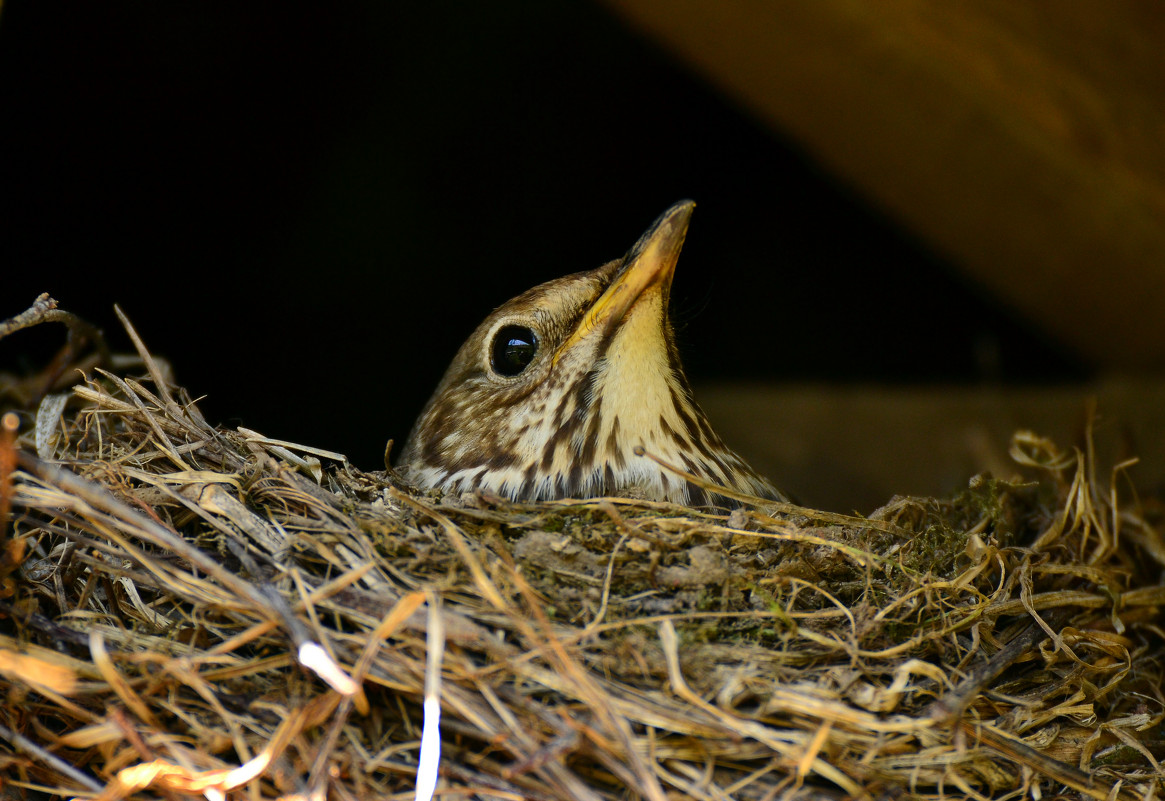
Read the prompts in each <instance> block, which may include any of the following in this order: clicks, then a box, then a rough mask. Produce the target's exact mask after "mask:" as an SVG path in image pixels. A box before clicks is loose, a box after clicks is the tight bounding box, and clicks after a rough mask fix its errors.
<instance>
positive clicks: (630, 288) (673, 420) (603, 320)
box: [399, 201, 776, 503]
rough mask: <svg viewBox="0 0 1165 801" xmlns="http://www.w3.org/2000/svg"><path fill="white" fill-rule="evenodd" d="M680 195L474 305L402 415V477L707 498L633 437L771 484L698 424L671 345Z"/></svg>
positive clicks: (688, 466)
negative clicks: (622, 243)
mask: <svg viewBox="0 0 1165 801" xmlns="http://www.w3.org/2000/svg"><path fill="white" fill-rule="evenodd" d="M694 207H695V204H694V203H692V202H691V201H684V202H681V203H677V204H676V205H674V206H672V207H671V208H670V209H668V211H666V212H665V213H664V214H663V215H662V216H661V217H660V218H659V219H658V220H656V222H655V223H654V224H653V225H652V227H651V228H650V229H649V230H648V231H647V232H646V233H645V234H644V235H643V236H642V237H641V238H640V239H639V241H638V242H636V243H635V245H634V247H632V248H631V250H630V251H629V252H628V253H627V255H626V256H625V257H623V258H622V259H617V260H615V261H612V262H609V263H607V264H605V265H603V266H602V267H599V268H598V269H596V270H591V271H588V272H581V273H575V274H573V275H568V276H565V277H563V278H558V279H556V280H553V281H549V282H547V283H545V284H542V285H540V286H537V287H535V288H533V289H531V290H529V291H527V292H525V293H523V294H521V295H519V296H518V297H516V298H514V299H513V300H511V301H509V302H508V303H505V304H503V305H502V306H501V307H499V308H498V309H496V310H495V311H494V312H493V313H492V314H491V315H490V316H489V317H487V318H486V319H485V321H484V322H483V323H482V324H481V325H480V326H478V328H477V330H476V331H474V332H473V334H472V335H471V336H470V337H469V339H468V340H467V341H466V342H465V344H464V345H462V347H461V350H460V351H458V353H457V356H456V357H455V358H454V360H453V363H452V364H451V365H450V367H449V369H448V370H447V371H446V373H445V377H444V378H443V379H442V381H441V383H440V385H439V386H438V387H437V390H436V392H435V393H434V394H433V397H432V398H431V399H430V400H429V402H428V404H427V405H426V406H425V409H424V410H423V411H422V412H421V416H420V417H419V418H418V420H417V422H416V424H415V425H414V427H413V430H412V433H411V434H410V436H409V439H408V441H407V443H406V445H405V448H404V450H403V452H402V454H401V460H400V463H399V468H400V469H401V471H402V472H403V473H404V474H405V475H406V477H408V478H409V479H411V480H412V481H414V482H415V483H417V484H418V485H420V486H428V487H440V488H443V489H445V490H449V491H455V492H456V491H466V490H472V489H487V490H490V491H492V492H495V493H497V494H499V495H503V496H507V497H510V498H515V499H546V498H556V497H589V496H595V495H605V494H636V495H642V496H644V497H648V498H657V499H666V500H672V501H676V502H681V503H683V502H690V503H700V502H705V501H707V500H709V498H708V496H707V493H705V492H704V491H703V490H702V489H700V488H699V487H696V486H695V485H694V484H692V483H690V482H688V481H686V480H684V479H683V478H680V477H678V476H676V475H675V474H674V473H670V472H669V471H666V470H664V469H662V468H661V467H660V466H659V465H658V464H657V463H656V462H655V461H653V460H651V459H650V458H647V457H646V456H644V455H637V454H636V449H637V448H642V449H643V450H645V451H647V452H650V453H653V454H656V455H658V456H659V457H661V458H662V459H663V460H665V461H668V462H670V463H671V464H675V465H677V466H679V467H681V468H683V469H684V470H687V471H689V472H692V473H695V474H696V475H699V476H700V477H702V478H706V479H708V480H711V481H713V482H714V483H718V484H724V485H726V486H729V487H732V488H734V489H738V490H740V491H744V492H748V493H751V494H763V495H765V496H766V497H775V496H776V492H775V490H773V489H772V488H771V487H770V486H769V485H768V484H767V482H765V481H764V480H763V479H760V478H759V477H757V476H756V474H755V473H753V471H752V470H751V469H749V468H748V467H747V465H745V464H744V462H743V461H742V460H741V459H740V458H739V457H738V456H736V455H735V454H734V453H732V452H731V451H729V450H728V449H727V448H726V447H725V446H724V444H723V443H722V442H721V441H720V439H719V437H717V436H716V434H715V433H714V432H713V431H712V428H711V426H710V425H709V424H708V422H707V420H706V418H705V417H704V414H703V412H701V411H700V409H699V407H698V406H696V404H695V403H694V401H693V400H692V397H691V389H690V387H689V385H688V382H687V379H686V377H685V376H684V371H683V367H682V366H681V364H680V360H679V355H678V352H677V350H676V346H675V341H674V335H673V330H672V326H671V322H670V319H669V315H668V300H669V296H670V292H671V282H672V275H673V273H674V270H675V265H676V261H677V259H678V257H679V252H680V248H681V246H682V245H683V241H684V235H685V234H686V232H687V228H688V221H689V219H690V217H691V214H692V209H693V208H694ZM741 476H743V478H741Z"/></svg>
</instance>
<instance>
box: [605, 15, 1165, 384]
mask: <svg viewBox="0 0 1165 801" xmlns="http://www.w3.org/2000/svg"><path fill="white" fill-rule="evenodd" d="M604 2H605V4H606V5H608V6H609V7H610V8H611V9H612V10H613V11H615V12H616V13H618V14H620V15H622V16H623V17H625V18H626V19H627V20H629V21H630V22H631V23H633V25H635V26H637V27H638V28H640V29H641V30H643V31H645V32H647V33H648V34H650V35H651V36H652V37H654V38H655V39H657V40H658V41H659V42H661V43H663V44H664V45H665V46H666V47H667V48H669V49H671V50H672V51H674V52H675V53H677V54H678V55H679V56H680V57H681V58H682V59H683V60H684V61H686V62H687V63H688V64H689V65H691V67H692V68H693V69H695V70H698V71H699V72H701V73H703V74H704V75H705V76H706V77H707V78H708V79H710V80H711V81H712V82H714V83H715V84H717V85H719V86H720V87H722V88H723V89H724V90H725V91H726V92H727V93H728V94H729V95H730V96H732V97H734V98H736V99H737V100H738V101H739V102H741V103H743V104H745V105H747V106H748V107H749V108H751V109H752V110H753V111H754V112H755V113H756V114H758V115H760V116H761V117H762V118H764V119H765V120H767V121H768V122H769V123H770V124H771V125H773V126H774V127H776V128H779V129H780V130H782V131H784V132H786V133H788V134H790V135H792V136H793V137H794V138H795V139H797V140H799V141H800V142H801V143H803V145H804V147H805V148H806V149H807V150H808V151H809V152H810V153H812V154H813V155H814V156H815V157H816V158H817V159H819V160H820V161H821V163H823V164H824V165H825V166H826V167H827V168H829V169H831V170H832V171H834V172H835V173H836V174H838V175H840V176H842V177H843V178H844V179H845V180H847V181H849V182H850V183H852V184H853V185H854V186H856V187H857V188H858V189H859V190H860V191H861V192H863V193H865V194H866V195H867V196H868V197H869V198H871V199H872V200H873V201H874V202H876V203H877V204H878V205H880V206H881V207H883V208H884V209H885V210H887V211H888V212H889V213H890V214H891V215H892V216H894V217H896V218H897V219H898V220H900V221H901V222H902V223H904V224H905V225H906V226H907V227H908V228H910V229H911V230H913V231H914V232H915V233H916V234H917V235H919V236H920V237H921V238H922V239H924V240H926V241H928V242H930V243H931V244H932V245H933V246H935V247H936V248H937V249H938V250H940V251H941V252H945V253H946V254H948V255H949V256H951V257H952V258H953V259H954V260H955V261H956V262H957V263H958V264H959V265H961V266H962V267H963V268H964V269H965V270H966V271H967V273H968V274H969V275H970V276H972V277H973V279H975V280H977V281H978V282H980V283H981V284H982V285H983V286H985V287H987V288H988V289H989V290H990V291H991V292H993V293H995V294H996V295H997V296H998V297H1000V298H1002V299H1004V300H1005V302H1007V303H1008V304H1011V305H1012V306H1013V307H1014V308H1016V309H1018V310H1019V311H1020V312H1021V313H1022V314H1023V315H1024V316H1026V317H1027V318H1028V319H1030V320H1031V321H1033V322H1034V323H1036V324H1037V325H1039V326H1041V327H1043V328H1044V329H1045V330H1046V331H1048V332H1049V333H1051V334H1052V335H1053V336H1055V337H1056V338H1058V339H1059V340H1060V341H1061V342H1063V343H1065V344H1066V345H1067V346H1069V347H1070V348H1072V349H1074V350H1075V351H1076V352H1077V353H1079V354H1081V355H1083V356H1084V357H1086V358H1087V359H1089V360H1091V361H1092V362H1093V363H1094V364H1096V365H1097V366H1101V367H1120V368H1134V369H1138V368H1139V369H1146V368H1148V369H1158V370H1159V369H1162V368H1165V62H1163V61H1162V58H1161V55H1160V53H1161V42H1165V14H1160V13H1159V8H1160V7H1159V5H1158V4H1157V3H1155V2H1152V0H1134V1H1132V2H1125V3H1067V4H1066V3H1062V2H1057V0H1025V2H1022V3H1015V2H1013V0H977V2H975V3H931V2H924V1H923V0H878V2H873V3H866V2H854V1H853V0H811V1H809V2H771V0H717V2H715V3H709V2H701V1H700V0H604ZM777 225H779V223H777V222H776V221H774V227H775V226H777ZM844 233H845V232H844V231H839V232H838V235H839V236H844Z"/></svg>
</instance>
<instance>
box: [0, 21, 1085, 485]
mask: <svg viewBox="0 0 1165 801" xmlns="http://www.w3.org/2000/svg"><path fill="white" fill-rule="evenodd" d="M806 91H812V87H806ZM0 109H2V111H0V113H2V115H3V121H2V123H0V274H2V275H3V279H2V282H0V317H8V316H11V315H12V314H15V313H17V312H19V311H21V310H23V309H24V308H26V307H27V306H28V305H29V304H30V303H31V302H32V300H33V299H34V297H35V296H36V295H37V294H38V293H39V292H42V291H47V292H49V293H51V294H52V295H53V296H54V297H55V298H57V300H58V301H60V304H61V307H62V308H65V309H68V310H71V311H74V312H77V313H79V314H81V315H82V316H84V317H86V318H88V319H89V320H91V321H93V322H95V323H96V324H98V325H99V326H101V327H102V328H104V330H105V331H106V333H107V334H108V335H109V336H110V338H111V339H112V340H113V343H114V345H115V346H116V347H117V348H119V349H128V339H127V338H126V337H125V336H124V334H123V333H121V332H120V330H119V327H118V325H117V323H116V318H115V317H114V315H113V311H112V306H113V304H114V303H118V304H120V305H121V307H122V308H123V309H124V310H125V311H126V313H127V314H128V315H129V316H130V318H131V319H132V320H133V321H134V323H135V325H136V326H137V328H138V330H139V332H140V333H141V335H142V336H143V338H144V339H145V341H146V343H147V344H148V345H149V346H150V347H151V349H152V350H153V351H154V352H155V353H157V354H158V355H161V356H164V357H166V358H167V359H169V360H170V361H171V362H172V363H173V365H174V367H175V369H176V372H177V377H178V380H179V381H180V382H181V383H182V384H183V385H185V386H186V387H188V388H189V389H190V391H191V392H192V393H193V394H195V395H205V396H206V399H205V400H204V401H203V403H202V408H203V410H204V413H205V414H206V416H207V417H208V419H210V420H211V421H212V422H223V423H228V424H233V425H238V424H242V425H246V426H248V427H251V428H255V429H258V430H259V431H261V432H262V433H264V434H266V435H268V436H271V437H277V438H284V439H291V440H295V441H298V442H301V443H304V444H310V445H315V446H317V447H323V448H330V449H334V450H339V451H342V452H345V453H347V454H348V455H349V457H350V458H351V459H352V460H353V461H354V462H355V463H356V464H357V465H358V466H360V467H363V468H365V469H375V468H377V467H379V465H380V463H381V454H382V452H383V446H384V442H385V440H387V439H388V438H390V437H392V438H395V439H397V441H398V442H400V441H401V440H403V438H404V437H405V435H406V434H407V432H408V428H409V426H410V425H411V423H412V420H413V418H414V416H415V415H416V413H417V412H418V411H419V409H420V407H421V405H422V404H423V403H424V401H425V399H426V398H427V396H428V394H429V392H430V391H431V390H432V388H433V387H434V386H435V385H436V383H437V381H438V379H439V378H440V375H441V373H442V372H443V371H444V369H445V367H446V365H447V364H448V362H449V360H450V358H451V357H452V355H453V353H454V352H455V351H456V349H457V347H458V345H459V344H460V343H461V341H462V340H463V339H464V337H465V336H466V335H467V334H468V333H469V332H470V331H471V330H472V329H473V328H474V327H475V326H476V325H477V323H478V322H479V321H480V320H481V319H482V318H483V317H484V316H485V315H486V314H487V313H488V311H489V310H490V309H492V308H493V307H494V306H496V305H498V304H499V303H501V302H503V301H505V300H506V299H508V298H510V297H511V296H513V295H515V294H517V293H519V292H521V291H523V290H525V289H527V288H529V287H530V286H533V285H534V284H537V283H540V282H542V281H544V280H547V279H550V278H553V277H557V276H559V275H561V274H564V273H567V272H574V271H577V270H582V269H589V268H592V267H596V266H598V265H599V264H600V263H602V262H604V261H607V260H609V259H611V258H614V257H617V256H619V255H621V254H622V253H623V252H624V251H625V250H626V249H627V248H628V247H629V246H630V245H631V244H632V243H633V242H634V241H635V239H636V238H637V237H638V235H639V234H640V233H641V232H642V230H643V229H644V228H646V227H647V225H648V224H649V223H650V222H651V221H652V220H653V219H654V218H655V216H656V215H657V214H658V213H659V212H661V211H662V210H663V209H664V208H665V207H667V206H668V205H669V204H670V203H672V202H673V201H675V200H678V199H680V198H684V197H691V198H693V199H695V200H696V201H697V202H698V204H699V207H698V209H697V211H696V215H695V217H694V219H693V225H692V229H691V230H690V232H689V237H688V242H687V245H686V246H685V250H684V255H683V257H682V258H681V260H680V266H679V271H678V273H677V276H678V277H677V282H676V285H675V288H674V291H673V297H674V304H675V309H674V311H675V314H676V317H677V321H678V323H679V326H680V336H681V345H682V347H683V351H684V354H685V357H686V363H687V366H688V372H689V375H690V376H691V377H692V378H693V379H694V380H695V381H696V382H697V383H701V382H703V383H707V382H712V381H719V380H741V379H744V380H765V381H783V382H804V381H830V382H879V383H905V382H911V383H914V382H928V383H933V382H939V383H951V382H954V383H963V384H982V383H989V384H1014V383H1032V382H1053V381H1063V380H1077V379H1080V378H1082V377H1085V376H1086V375H1087V374H1088V372H1089V370H1088V366H1087V365H1085V364H1082V363H1080V362H1079V361H1076V360H1073V359H1072V358H1070V357H1068V356H1066V355H1065V354H1064V353H1062V352H1061V351H1059V350H1058V349H1057V348H1055V347H1054V346H1053V345H1052V344H1051V343H1049V342H1048V341H1046V340H1045V339H1042V338H1041V337H1040V336H1039V335H1037V333H1036V332H1034V331H1033V330H1031V329H1029V328H1027V327H1025V326H1024V325H1023V324H1022V323H1020V322H1018V321H1017V320H1015V319H1013V318H1012V317H1010V316H1009V315H1008V313H1007V312H1006V311H1005V310H1003V309H1000V308H998V307H997V306H996V305H995V304H993V302H992V300H991V299H990V298H988V297H986V296H985V295H984V294H983V293H981V292H979V291H978V290H977V289H976V288H975V287H973V286H969V285H968V284H967V283H965V282H964V281H963V280H962V279H961V278H960V277H959V276H958V274H957V272H956V271H955V270H954V269H953V267H952V265H949V264H946V263H944V261H943V259H942V258H941V257H939V256H937V255H936V254H934V253H932V252H930V251H928V250H927V248H926V247H925V246H924V245H922V244H921V243H919V242H917V241H914V240H912V239H911V238H910V237H909V236H907V235H906V234H904V233H903V232H902V231H901V230H899V229H898V228H897V227H896V226H895V225H894V224H893V222H892V221H890V220H888V219H886V218H885V217H883V216H882V215H881V214H880V213H879V211H878V209H876V208H872V207H870V206H869V205H867V204H866V203H864V202H863V200H862V199H861V198H859V197H856V196H855V195H853V194H851V193H850V192H849V191H848V190H847V189H846V188H845V187H844V186H841V185H839V184H837V183H835V182H834V181H833V180H831V178H830V177H829V176H828V175H826V174H824V173H823V172H822V171H820V170H819V169H818V168H817V167H816V166H815V165H814V164H813V163H812V162H811V161H810V160H809V159H808V158H807V157H806V155H805V154H804V153H803V152H802V151H800V150H799V149H798V147H797V146H796V144H795V143H792V142H789V141H784V140H782V139H781V138H779V137H778V136H776V135H774V134H773V133H772V132H770V131H769V130H767V129H765V128H764V127H763V126H761V125H760V124H759V123H758V122H757V121H756V120H755V119H754V118H752V117H751V116H750V115H749V114H748V113H747V112H745V111H744V110H742V109H741V108H738V107H735V106H733V105H732V104H730V103H729V102H728V101H727V100H725V99H724V98H723V97H721V96H719V95H718V94H717V93H716V92H715V91H714V90H713V88H712V87H710V86H708V85H707V84H705V83H703V82H701V81H700V80H699V79H698V78H697V77H695V76H694V75H692V74H691V73H689V72H687V71H685V69H684V68H683V67H682V66H680V65H679V64H677V63H676V62H674V61H673V60H672V59H670V58H669V57H668V56H667V55H666V54H665V53H663V52H661V51H659V50H658V49H657V48H655V47H654V46H653V45H652V44H651V43H649V42H647V41H645V40H643V39H642V38H639V37H638V36H636V35H634V34H633V33H631V32H629V31H627V30H626V29H624V28H623V27H622V26H621V25H620V24H619V22H618V21H617V20H616V19H614V18H613V17H611V16H610V15H609V14H608V13H607V12H606V11H605V10H604V9H602V8H600V7H598V6H595V5H591V4H590V3H586V2H556V3H552V4H550V3H536V2H526V3H521V2H492V3H488V4H485V3H480V2H469V1H463V2H447V3H441V4H403V3H401V4H396V3H381V2H373V1H372V0H369V1H368V2H344V3H335V4H330V5H328V6H326V7H323V6H319V7H315V8H306V7H300V6H299V5H297V4H286V3H274V2H266V3H265V2H248V3H198V4H179V3H157V2H101V3H95V2H77V3H56V2H46V1H45V0H7V2H6V3H5V4H4V7H3V13H2V15H0ZM57 333H58V334H59V332H57ZM32 337H33V334H22V335H20V336H17V337H13V338H11V339H10V340H9V341H8V342H5V343H0V344H2V345H3V349H2V350H0V358H2V359H3V362H0V369H11V368H12V367H13V366H19V365H20V363H21V362H27V361H29V360H30V358H31V357H30V354H34V353H37V352H38V351H37V347H36V346H35V344H34V343H33V340H32Z"/></svg>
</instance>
